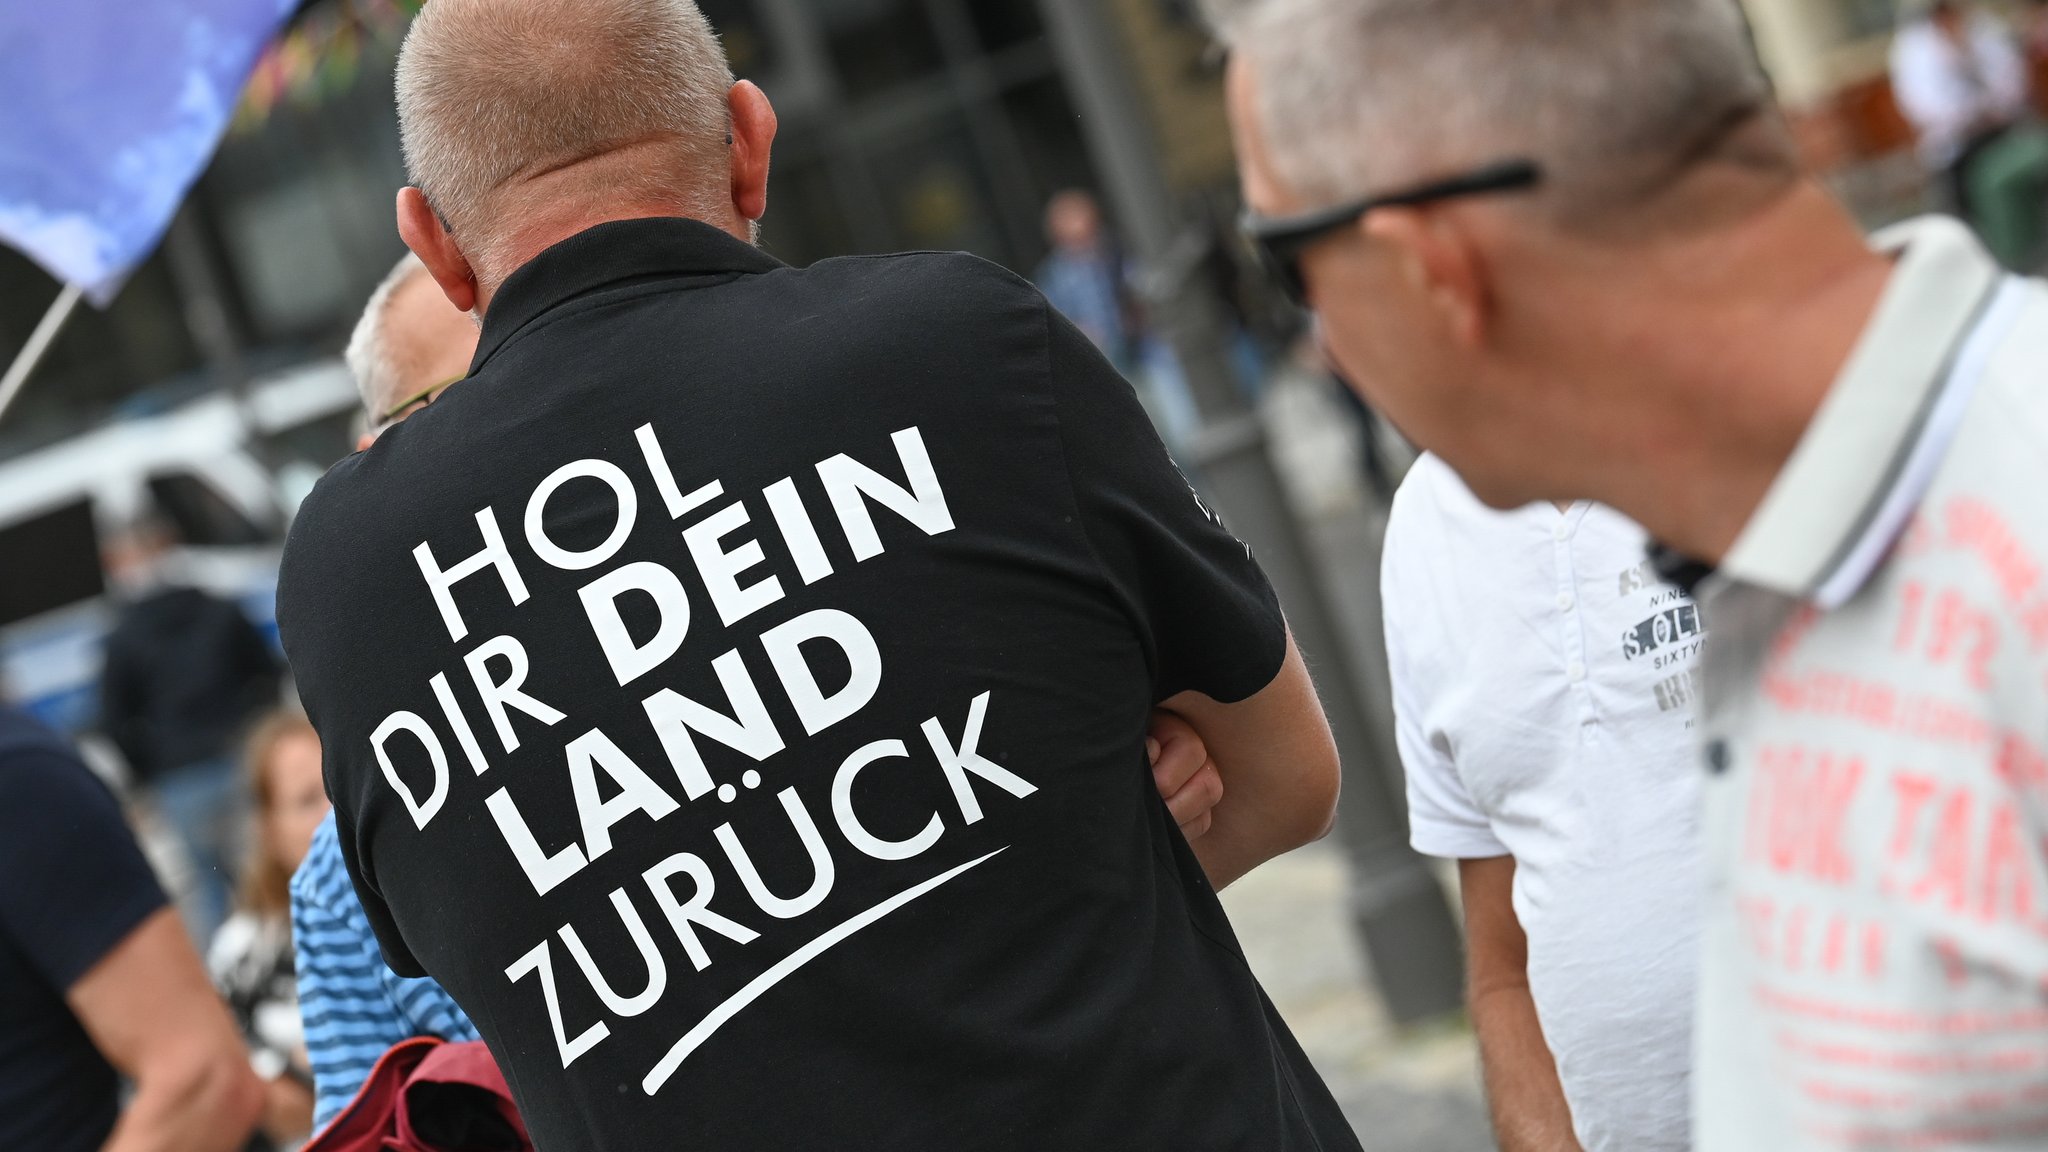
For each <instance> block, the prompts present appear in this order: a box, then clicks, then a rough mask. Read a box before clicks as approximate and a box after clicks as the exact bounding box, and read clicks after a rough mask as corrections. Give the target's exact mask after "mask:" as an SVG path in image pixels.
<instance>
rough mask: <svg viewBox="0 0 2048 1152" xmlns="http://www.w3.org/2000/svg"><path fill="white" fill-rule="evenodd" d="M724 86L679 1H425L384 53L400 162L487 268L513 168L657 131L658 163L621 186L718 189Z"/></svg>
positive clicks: (707, 42) (673, 191)
mask: <svg viewBox="0 0 2048 1152" xmlns="http://www.w3.org/2000/svg"><path fill="white" fill-rule="evenodd" d="M732 84H733V77H732V70H731V68H730V67H729V66H728V65H727V63H726V57H725V49H724V47H723V45H721V44H720V43H719V41H718V36H717V34H716V33H715V32H713V31H712V28H711V25H710V23H709V22H708V21H707V20H705V18H704V14H703V13H702V12H701V11H699V10H698V8H697V5H696V4H695V3H693V2H692V0H577V2H576V3H567V2H565V0H433V3H431V4H428V5H427V6H426V7H425V8H423V9H422V10H421V11H420V14H419V16H418V18H416V19H415V20H414V21H413V24H412V28H411V30H410V31H408V32H407V34H406V37H405V47H404V48H403V49H402V50H401V51H400V53H399V58H398V124H399V133H400V137H401V139H402V142H403V144H404V147H405V163H406V170H407V172H408V174H409V175H410V177H411V180H412V182H413V184H414V185H415V186H417V187H418V188H419V189H420V191H421V192H423V193H424V194H425V195H426V198H427V201H428V202H429V203H430V204H432V205H433V206H434V209H435V211H437V212H439V213H440V214H441V218H442V220H443V222H444V223H446V224H447V225H448V226H449V228H450V229H451V230H452V231H453V232H454V233H455V235H456V237H457V239H458V241H461V242H463V243H464V245H465V247H464V251H465V252H466V253H467V254H468V255H469V256H470V259H471V262H472V264H475V263H477V262H479V260H481V261H483V262H489V261H490V260H491V259H492V257H493V256H494V255H496V253H495V252H493V251H492V249H493V248H494V247H495V245H497V244H498V243H500V242H501V241H502V240H503V237H502V235H501V234H500V233H501V231H502V228H503V222H502V221H500V220H497V219H495V217H496V215H497V212H496V210H495V209H496V206H495V205H494V204H493V199H494V193H496V192H497V191H498V190H499V189H500V188H501V187H502V186H503V185H504V184H505V183H506V182H507V181H509V180H511V179H512V178H513V177H515V176H518V175H520V174H522V173H523V174H528V175H531V174H537V173H540V172H545V171H548V170H550V169H554V168H561V167H566V166H568V165H571V164H575V163H577V162H579V161H584V160H588V159H590V158H592V157H594V156H598V155H600V154H602V153H604V152H606V151H608V150H610V149H614V148H618V147H620V146H622V145H626V144H631V143H639V142H644V141H653V140H658V139H661V138H664V137H666V138H671V139H673V140H674V141H676V142H677V147H676V148H675V149H673V152H672V154H671V155H670V156H669V157H666V158H665V159H666V160H667V161H668V162H667V163H666V164H665V165H663V164H653V165H649V166H647V170H645V171H643V172H639V173H636V174H635V176H636V177H637V179H638V180H639V182H640V183H641V184H642V185H645V186H644V187H625V188H621V189H620V190H621V191H624V192H627V193H631V194H636V195H640V196H644V197H654V196H665V197H668V198H671V199H673V200H675V201H677V202H678V203H691V202H694V201H696V200H701V199H704V198H705V194H706V193H707V191H708V190H709V189H710V186H711V185H712V184H716V185H717V186H718V187H719V188H722V187H723V186H724V184H725V181H726V170H725V166H724V156H725V155H726V152H725V143H724V140H725V135H726V132H727V129H728V125H729V122H730V117H729V113H728V112H727V107H726V94H727V92H728V90H730V89H731V87H732ZM608 177H609V179H608V182H607V186H608V187H613V186H616V185H617V182H618V181H619V180H621V179H628V178H627V177H624V176H622V175H621V174H619V173H616V172H613V173H608ZM707 177H709V178H707ZM710 207H712V205H710V204H705V205H703V208H705V209H709V208H710ZM471 246H475V247H477V248H478V249H479V250H478V251H471V250H470V249H471ZM498 271H499V272H500V274H502V273H505V272H509V271H511V270H510V269H499V270H498ZM479 273H480V274H481V273H482V269H479Z"/></svg>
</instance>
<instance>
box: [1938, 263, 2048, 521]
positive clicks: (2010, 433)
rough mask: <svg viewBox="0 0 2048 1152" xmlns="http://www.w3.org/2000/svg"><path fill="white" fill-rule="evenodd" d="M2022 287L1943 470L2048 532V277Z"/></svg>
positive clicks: (1950, 478) (1955, 481)
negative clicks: (2047, 500) (2047, 448)
mask: <svg viewBox="0 0 2048 1152" xmlns="http://www.w3.org/2000/svg"><path fill="white" fill-rule="evenodd" d="M2018 291H2019V292H2020V293H2021V294H2022V296H2021V300H2020V303H2019V305H2018V311H2017V313H2016V314H2015V315H2014V317H2013V319H2012V321H2011V324H2010V326H2009V328H2008V329H2007V330H2006V332H2005V333H2004V334H2003V336H2002V338H2001V339H2000V340H1999V341H1998V343H1997V345H1996V347H1995V348H1994V349H1993V350H1992V352H1991V357H1990V360H1989V362H1988V363H1987V364H1986V366H1985V369H1984V373H1983V376H1982V378H1981V380H1980V382H1979V384H1978V388H1977V393H1976V395H1975V396H1974V397H1973V398H1972V399H1971V403H1970V407H1969V410H1968V412H1967V413H1966V414H1965V416H1964V417H1963V422H1962V425H1961V427H1960V428H1959V429H1958V431H1957V434H1956V440H1955V443H1954V444H1953V445H1952V447H1951V449H1950V451H1949V452H1948V454H1947V456H1946V457H1945V459H1944V461H1943V465H1942V475H1943V479H1945V480H1947V481H1949V482H1951V483H1953V484H1958V485H1961V486H1974V487H1977V488H1979V489H1982V490H1983V494H1984V495H1985V496H1986V497H1987V498H1989V499H1992V500H1994V501H1997V502H2000V503H2003V504H2008V505H2010V506H2011V508H2012V510H2013V511H2014V512H2015V513H2016V514H2018V515H2020V516H2022V517H2023V518H2024V519H2026V520H2028V521H2030V522H2032V523H2033V524H2035V525H2036V526H2037V527H2038V529H2039V531H2040V532H2041V533H2042V534H2043V535H2044V536H2048V504H2044V503H2043V502H2042V501H2040V500H2039V499H2038V494H2039V493H2040V492H2041V491H2042V490H2043V489H2044V488H2048V453H2043V452H2042V450H2041V445H2042V444H2043V443H2048V284H2044V283H2042V282H2041V281H2038V280H2026V281H2022V282H2020V285H2019V288H2018ZM2044 542H2048V541H2044Z"/></svg>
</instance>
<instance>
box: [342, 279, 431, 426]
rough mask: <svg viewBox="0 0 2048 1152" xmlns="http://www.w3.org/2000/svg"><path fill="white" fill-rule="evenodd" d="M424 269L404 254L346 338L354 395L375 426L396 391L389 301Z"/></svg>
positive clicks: (344, 354)
mask: <svg viewBox="0 0 2048 1152" xmlns="http://www.w3.org/2000/svg"><path fill="white" fill-rule="evenodd" d="M426 274H427V266H426V265H424V264H422V263H420V258H419V257H417V256H415V255H413V254H412V253H410V252H408V253H406V254H405V255H404V256H403V257H402V258H400V260H399V261H398V263H397V265H396V266H394V267H393V268H392V269H391V271H390V272H389V273H388V274H386V275H385V277H384V279H383V281H382V282H381V283H379V284H378V285H377V290H376V291H375V292H372V293H370V302H369V303H368V304H366V305H364V306H363V315H362V318H361V319H359V320H357V321H356V328H355V331H354V332H351V333H350V334H349V338H348V350H347V351H345V352H343V353H342V359H343V360H345V361H347V363H348V370H349V374H350V375H352V376H354V377H355V378H356V392H357V393H358V394H360V395H361V396H362V398H363V411H364V412H366V413H368V414H369V417H370V420H371V421H372V422H373V423H374V422H375V421H376V420H377V419H378V418H379V417H381V416H382V415H383V414H384V412H383V409H384V408H386V407H388V406H389V405H390V404H391V403H392V401H393V399H394V397H393V395H392V393H394V392H396V391H397V390H398V365H397V363H396V362H395V361H394V360H393V359H392V356H391V341H390V340H389V339H388V338H387V336H386V333H387V332H388V330H389V328H388V323H387V322H388V320H389V317H390V314H391V297H392V296H393V295H394V294H396V293H397V291H398V290H399V289H400V288H403V287H404V286H405V284H406V282H407V281H409V280H411V279H412V278H413V277H415V276H425V275H426Z"/></svg>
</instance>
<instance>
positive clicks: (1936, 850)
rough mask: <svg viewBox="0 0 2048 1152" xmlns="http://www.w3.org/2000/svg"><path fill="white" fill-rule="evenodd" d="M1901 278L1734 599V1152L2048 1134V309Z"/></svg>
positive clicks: (1716, 706)
mask: <svg viewBox="0 0 2048 1152" xmlns="http://www.w3.org/2000/svg"><path fill="white" fill-rule="evenodd" d="M1878 243H1879V245H1880V247H1881V248H1883V249H1884V250H1886V251H1889V252H1893V253H1895V254H1896V257H1897V262H1896V266H1895V270H1894V272H1893V274H1892V279H1891V282H1890V284H1889V286H1888V287H1887V289H1886V291H1885V293H1884V296H1883V299H1882V301H1881V302H1880V304H1879V305H1878V308H1877V311H1876V313H1875V315H1874V316H1873V318H1872V319H1871V321H1870V324H1869V325H1868V327H1867V329H1866V331H1865V333H1864V335H1863V338H1862V340H1861V342H1860V343H1859V345H1858V347H1857V348H1856V350H1855V352H1854V353H1853V354H1852V356H1851V358H1850V360H1849V361H1848V363H1847V364H1846V365H1845V367H1844V369H1843V372H1842V374H1841V376H1840V378H1839V379H1838V380H1837V381H1836V382H1835V384H1834V386H1833V387H1832V389H1831V390H1830V392H1829V394H1828V396H1827V398H1826V400H1825V402H1824V403H1823V404H1822V406H1821V409H1820V411H1819V412H1818V414H1817V415H1816V416H1815V418H1814V421H1813V423H1812V425H1811V426H1810V427H1809V428H1808V429H1807V432H1806V434H1805V436H1804V438H1803V439H1802V440H1801V442H1800V444H1799V446H1798V447H1797V449H1796V450H1795V451H1794V453H1793V455H1792V457H1791V459H1790V460H1789V461H1788V462H1787V464H1786V466H1785V468H1784V470H1783V472H1782V473H1781V475H1780V476H1779V477H1778V479H1777V481H1776V482H1775V483H1774V484H1773V486H1772V488H1771V489H1770V492H1769V493H1768V495H1767V496H1766V498H1765V499H1764V502H1763V504H1762V505H1761V506H1760V507H1759V509H1758V511H1757V512H1756V514H1755V516H1754V517H1753V519H1752V520H1751V522H1750V523H1749V524H1748V525H1747V526H1746V527H1745V528H1744V530H1743V532H1742V534H1741V536H1740V538H1739V539H1738V540H1737V541H1736V543H1735V545H1734V547H1733V549H1732V550H1731V551H1730V553H1729V554H1728V556H1727V557H1726V559H1725V561H1724V562H1723V564H1722V565H1721V567H1720V570H1719V572H1718V573H1717V574H1716V575H1714V576H1712V577H1710V578H1709V579H1708V580H1707V582H1706V583H1705V584H1704V585H1702V589H1701V595H1702V604H1703V606H1704V607H1705V609H1706V610H1707V613H1708V616H1709V618H1710V619H1712V620H1713V623H1714V636H1713V639H1712V641H1711V642H1710V643H1709V645H1708V652H1707V685H1706V687H1707V693H1706V700H1707V704H1708V711H1707V716H1706V720H1705V724H1704V727H1705V729H1706V737H1707V743H1706V751H1707V759H1708V762H1709V764H1710V766H1711V767H1712V768H1713V769H1714V770H1715V773H1714V775H1712V776H1711V778H1710V779H1709V781H1708V783H1707V788H1706V792H1707V843H1708V856H1709V872H1710V900H1709V907H1710V916H1709V921H1708V925H1707V929H1706V947H1705V952H1704V959H1703V965H1704V979H1703V986H1702V999H1701V1005H1700V1018H1699V1029H1700V1066H1699V1068H1698V1070H1697V1072H1696V1079H1695V1082H1696V1085H1697V1089H1698V1094H1697V1100H1696V1104H1695V1114H1696V1116H1697V1117H1698V1124H1699V1128H1698V1132H1699V1141H1700V1145H1699V1146H1700V1148H1701V1149H1702V1150H1703V1152H1755V1150H1757V1149H1772V1150H1774V1152H1778V1150H1785V1152H1804V1150H1808V1149H1811V1150H1816V1152H1817V1150H1821V1149H1828V1150H1838V1149H1893V1148H1928V1147H1940V1148H1969V1149H2020V1148H2039V1147H2041V1146H2042V1144H2043V1142H2044V1141H2048V1062H2044V1061H2043V1060H2041V1059H2040V1058H2039V1056H2040V1053H2041V1051H2042V1044H2043V1037H2044V1032H2043V1031H2042V1029H2043V1026H2044V1024H2048V1016H2044V1005H2048V999H2044V995H2048V993H2044V990H2048V854H2044V847H2043V845H2044V844H2048V758H2044V751H2048V680H2044V674H2048V577H2044V572H2048V569H2044V568H2043V564H2048V503H2044V501H2043V499H2042V494H2043V493H2044V492H2048V289H2044V287H2043V286H2042V285H2041V284H2040V283H2038V282H2033V281H2023V280H2018V279H2015V278H2010V277H2006V276H2003V275H2001V274H2000V272H1999V270H1998V269H1997V267H1996V266H1995V265H1994V264H1993V262H1992V261H1991V259H1990V257H1989V256H1988V255H1986V254H1985V253H1984V251H1983V250H1982V249H1981V248H1980V247H1979V246H1978V245H1977V243H1976V241H1975V240H1974V239H1972V238H1971V237H1970V236H1969V235H1968V233H1967V232H1965V231H1964V230H1963V229H1962V228H1961V226H1959V225H1957V224H1955V223H1953V222H1950V221H1945V220H1926V221H1919V222H1915V223H1912V224H1909V225H1906V226H1904V227H1902V228H1901V229H1899V230H1896V231H1894V232H1891V233H1889V234H1887V235H1885V236H1882V237H1880V239H1879V241H1878Z"/></svg>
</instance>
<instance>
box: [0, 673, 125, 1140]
mask: <svg viewBox="0 0 2048 1152" xmlns="http://www.w3.org/2000/svg"><path fill="white" fill-rule="evenodd" d="M163 906H164V894H163V890H162V889H160V888H159V887H157V882H156V877H155V875H154V874H152V873H151V872H150V870H149V864H148V862H147V861H145V860H144V859H143V858H142V852H141V851H140V850H139V849H137V848H136V846H135V838H134V837H133V836H132V835H130V834H129V832H128V825H127V824H126V823H125V822H123V820H122V818H121V808H120V805H118V804H116V803H115V801H114V797H113V795H112V793H110V792H108V791H107V788H106V785H104V784H102V783H100V781H99V778H98V777H95V776H94V775H93V774H92V771H91V770H90V769H88V768H87V767H86V766H85V765H84V764H82V763H80V762H79V759H78V757H77V755H76V754H74V753H73V752H72V751H71V750H70V749H69V748H67V747H66V746H65V745H64V743H63V742H62V741H61V740H59V739H58V738H57V737H56V736H55V735H54V734H52V733H50V732H49V731H48V730H46V729H44V728H43V727H41V726H40V725H38V724H37V723H36V722H35V721H33V720H30V719H29V718H28V717H26V716H23V715H22V714H21V713H19V712H14V711H10V710H7V709H0V1148H34V1149H36V1150H37V1152H90V1150H91V1149H96V1148H98V1147H99V1146H100V1145H101V1144H102V1143H104V1142H105V1141H106V1138H107V1134H108V1133H109V1132H111V1131H113V1127H114V1120H115V1117H116V1114H117V1108H118V1103H119V1092H120V1083H119V1081H118V1079H117V1078H116V1077H115V1074H114V1069H113V1068H112V1067H111V1066H109V1065H108V1064H107V1061H106V1059H105V1058H104V1057H102V1056H101V1055H100V1053H99V1049H97V1048H95V1047H93V1043H92V1040H91V1038H90V1037H88V1036H87V1035H86V1033H85V1029H84V1027H83V1026H82V1025H80V1024H79V1022H78V1018H77V1017H76V1016H74V1015H72V1013H71V1009H70V1006H69V1005H67V1004H66V1003H65V1001H64V994H65V993H66V992H67V991H69V990H70V988H71V986H72V985H73V984H75V983H77V982H78V979H79V977H81V976H83V975H85V974H86V972H87V971H89V970H90V969H91V968H92V966H93V965H95V964H97V963H99V962H100V960H101V958H102V957H104V956H106V954H107V953H108V952H110V951H112V950H113V948H114V946H115V945H117V944H119V943H120V942H121V941H122V940H123V939H125V938H126V937H127V935H128V934H129V933H130V932H132V931H134V930H135V928H136V926H137V925H139V924H141V923H142V921H143V920H144V919H145V918H147V917H148V916H149V915H150V914H151V913H152V912H155V911H156V910H157V909H159V908H162V907H163Z"/></svg>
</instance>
